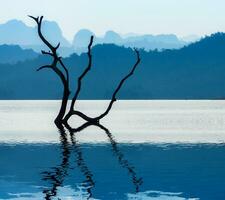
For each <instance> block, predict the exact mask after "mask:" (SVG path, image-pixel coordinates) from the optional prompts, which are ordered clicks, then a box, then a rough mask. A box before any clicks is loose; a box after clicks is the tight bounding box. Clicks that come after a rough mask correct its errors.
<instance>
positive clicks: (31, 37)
mask: <svg viewBox="0 0 225 200" xmlns="http://www.w3.org/2000/svg"><path fill="white" fill-rule="evenodd" d="M42 29H43V34H44V35H45V36H46V38H48V40H49V41H50V42H51V43H52V44H54V45H56V44H58V42H60V44H61V46H62V47H63V48H69V47H70V46H71V44H70V43H69V42H68V41H67V40H66V39H65V38H64V36H63V34H62V31H61V29H60V28H59V26H58V24H57V23H56V22H53V21H43V25H42ZM1 44H8V45H11V44H14V45H20V46H21V47H23V48H32V49H34V50H35V51H38V52H40V51H41V49H46V48H45V47H44V46H43V43H42V41H41V40H40V39H39V37H38V35H37V27H30V26H27V25H26V24H24V23H23V22H22V21H19V20H10V21H8V22H6V23H5V24H0V45H1ZM71 52H72V51H70V54H71Z"/></svg>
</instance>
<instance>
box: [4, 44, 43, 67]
mask: <svg viewBox="0 0 225 200" xmlns="http://www.w3.org/2000/svg"><path fill="white" fill-rule="evenodd" d="M38 55H39V54H38V53H36V52H34V51H33V50H32V49H22V48H21V47H20V46H18V45H6V44H4V45H0V63H10V64H15V63H17V62H19V61H25V60H31V59H35V58H37V57H38Z"/></svg>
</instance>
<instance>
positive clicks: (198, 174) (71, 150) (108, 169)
mask: <svg viewBox="0 0 225 200" xmlns="http://www.w3.org/2000/svg"><path fill="white" fill-rule="evenodd" d="M103 103H104V102H103ZM101 104H102V102H95V101H93V102H82V103H81V105H80V107H79V108H80V109H81V110H82V109H86V110H87V111H89V110H91V112H92V113H96V112H98V111H99V110H100V109H102V108H101ZM94 105H95V106H94ZM96 105H97V106H96ZM116 105H118V107H116V106H115V108H114V110H112V113H111V114H110V115H109V116H108V117H107V118H106V120H105V121H103V124H104V126H105V129H100V128H99V127H92V128H91V127H88V128H87V129H84V130H82V131H81V132H79V133H74V134H71V133H69V132H68V131H63V130H61V131H59V130H57V128H56V127H55V126H54V124H53V123H52V121H53V119H54V116H55V115H54V112H55V110H57V102H52V101H48V102H40V101H30V102H25V103H24V102H23V101H21V102H20V101H19V102H10V104H9V103H8V102H6V101H5V102H0V112H1V114H2V115H1V116H2V117H1V118H0V199H1V200H3V199H8V200H28V199H29V200H39V199H45V200H50V199H52V200H71V199H101V200H111V199H112V200H114V199H118V200H120V199H121V200H123V199H129V200H134V199H135V200H142V199H144V200H145V199H147V200H149V199H150V200H186V199H187V200H197V199H200V200H224V199H225V143H224V138H225V134H224V133H225V125H224V116H225V102H216V101H213V102H211V101H209V102H198V101H193V102H186V101H183V102H182V101H179V102H147V101H146V102H145V101H143V102H130V101H129V102H121V103H118V104H116ZM96 109H97V110H96ZM74 122H76V120H75V119H74Z"/></svg>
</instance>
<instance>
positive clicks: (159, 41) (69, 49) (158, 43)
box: [0, 19, 195, 57]
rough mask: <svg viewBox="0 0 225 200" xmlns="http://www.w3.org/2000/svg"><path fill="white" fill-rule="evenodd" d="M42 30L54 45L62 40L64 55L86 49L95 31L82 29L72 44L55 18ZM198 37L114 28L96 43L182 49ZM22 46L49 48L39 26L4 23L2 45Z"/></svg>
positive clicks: (95, 42)
mask: <svg viewBox="0 0 225 200" xmlns="http://www.w3.org/2000/svg"><path fill="white" fill-rule="evenodd" d="M42 31H43V33H44V35H45V36H46V38H47V39H48V40H49V41H50V42H51V43H52V44H54V45H56V44H58V42H60V44H61V50H60V51H59V53H60V55H62V56H63V57H66V56H69V55H71V54H72V53H74V52H76V53H79V54H80V53H82V52H86V50H87V45H88V42H89V40H90V36H91V35H94V36H95V34H94V33H93V32H92V31H90V30H88V29H82V30H80V31H78V32H77V33H76V34H75V36H74V39H73V42H72V43H70V42H69V41H68V40H67V39H66V38H65V37H64V36H63V33H62V31H61V29H60V27H59V25H58V24H57V23H56V22H54V21H43V25H42ZM192 39H193V40H195V37H194V36H192V37H191V36H190V37H187V38H183V39H179V38H177V36H176V35H173V34H165V35H150V34H148V35H137V34H127V35H125V36H122V35H120V34H118V33H116V32H114V31H112V30H111V31H107V32H106V33H105V35H104V36H102V37H98V36H95V39H94V45H97V44H116V45H119V46H124V47H132V48H133V47H136V48H143V49H145V50H147V51H148V50H154V49H158V50H162V49H178V48H182V47H183V46H184V45H187V44H189V43H190V42H191V40H192ZM1 44H8V45H12V44H13V45H20V46H21V47H22V48H25V49H30V48H31V49H33V50H34V51H36V52H38V53H39V52H40V51H41V50H42V49H44V50H47V48H46V47H45V45H43V43H42V41H41V40H40V39H39V37H38V35H37V28H36V27H30V26H27V25H26V24H25V23H24V22H22V21H20V20H15V19H14V20H10V21H8V22H6V23H4V24H0V45H1Z"/></svg>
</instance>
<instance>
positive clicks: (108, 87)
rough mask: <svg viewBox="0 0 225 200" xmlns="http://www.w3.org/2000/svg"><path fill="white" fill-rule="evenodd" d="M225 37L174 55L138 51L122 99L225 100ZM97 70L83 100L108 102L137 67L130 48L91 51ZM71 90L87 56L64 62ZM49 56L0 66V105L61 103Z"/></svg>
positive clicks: (216, 36)
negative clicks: (5, 102)
mask: <svg viewBox="0 0 225 200" xmlns="http://www.w3.org/2000/svg"><path fill="white" fill-rule="evenodd" d="M224 52H225V34H224V33H217V34H213V35H211V36H210V37H205V38H204V39H201V40H200V41H198V42H196V43H193V44H190V45H188V46H185V47H183V48H181V49H176V50H164V51H149V52H147V51H144V50H140V54H141V64H140V66H138V68H137V70H136V72H135V74H134V76H132V77H131V78H130V79H129V80H128V81H127V82H126V83H125V85H124V87H123V88H122V90H121V91H120V93H119V94H118V98H119V99H225V56H224ZM92 53H93V66H92V69H91V71H90V72H89V73H88V75H87V76H86V77H85V79H84V82H83V85H82V91H81V96H80V98H81V99H110V98H111V95H112V92H113V90H114V88H115V87H116V85H117V84H118V82H119V81H120V80H121V78H122V77H123V76H124V75H125V74H127V72H128V71H129V70H130V68H131V67H132V66H133V64H134V62H135V54H134V52H133V50H132V49H131V48H125V47H120V46H116V45H114V44H104V45H96V46H95V47H93V50H92ZM64 62H65V64H66V66H67V67H68V70H69V72H70V74H71V82H70V86H71V87H72V91H74V88H76V82H77V81H76V78H77V77H78V76H79V75H80V74H81V72H82V70H83V69H84V67H85V66H86V65H87V55H86V54H81V55H77V54H73V55H71V56H70V57H67V58H64ZM49 63H51V59H50V58H49V57H48V56H38V57H37V58H35V59H31V60H27V61H23V62H18V63H16V64H14V65H12V64H0V99H60V98H61V95H62V86H61V83H60V81H59V79H58V77H57V76H56V75H55V74H54V73H53V72H52V71H51V70H47V69H46V70H42V71H40V72H36V69H37V68H38V67H40V66H42V65H46V64H49Z"/></svg>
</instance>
